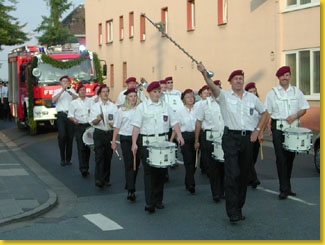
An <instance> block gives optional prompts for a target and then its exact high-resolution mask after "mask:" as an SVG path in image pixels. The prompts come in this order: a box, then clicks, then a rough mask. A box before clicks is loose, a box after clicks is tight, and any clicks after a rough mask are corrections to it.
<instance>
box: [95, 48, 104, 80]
mask: <svg viewBox="0 0 325 245" xmlns="http://www.w3.org/2000/svg"><path fill="white" fill-rule="evenodd" d="M93 61H94V66H95V71H96V75H97V81H98V83H99V84H102V83H103V80H104V79H103V71H102V66H101V65H100V60H99V58H98V55H97V54H96V53H93Z"/></svg>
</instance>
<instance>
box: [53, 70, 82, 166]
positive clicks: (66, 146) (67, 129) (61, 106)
mask: <svg viewBox="0 0 325 245" xmlns="http://www.w3.org/2000/svg"><path fill="white" fill-rule="evenodd" d="M60 84H61V88H59V89H56V90H55V91H54V93H53V95H52V103H55V104H56V111H57V125H58V143H59V149H60V157H61V162H60V164H61V166H62V167H64V166H66V165H71V164H72V163H71V156H72V144H73V137H74V124H73V123H72V121H70V120H69V119H68V110H69V105H70V103H71V101H72V100H73V99H76V98H77V97H78V95H77V94H76V92H75V91H74V89H72V88H68V86H69V85H70V79H69V76H67V75H66V76H62V77H61V78H60Z"/></svg>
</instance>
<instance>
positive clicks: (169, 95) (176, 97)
mask: <svg viewBox="0 0 325 245" xmlns="http://www.w3.org/2000/svg"><path fill="white" fill-rule="evenodd" d="M165 82H166V83H167V89H166V91H165V92H164V100H165V102H166V103H167V104H169V105H170V106H171V107H172V109H173V111H174V112H175V111H176V110H177V109H178V108H181V107H183V102H182V100H181V95H182V93H181V92H180V91H179V90H177V89H174V85H173V84H174V82H173V77H166V78H165Z"/></svg>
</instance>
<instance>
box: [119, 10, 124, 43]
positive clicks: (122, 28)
mask: <svg viewBox="0 0 325 245" xmlns="http://www.w3.org/2000/svg"><path fill="white" fill-rule="evenodd" d="M119 38H120V40H123V39H124V20H123V15H121V16H120V25H119Z"/></svg>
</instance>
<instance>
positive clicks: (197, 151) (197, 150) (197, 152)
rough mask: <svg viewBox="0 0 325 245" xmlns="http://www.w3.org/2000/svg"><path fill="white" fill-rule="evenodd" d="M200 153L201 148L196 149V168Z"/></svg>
mask: <svg viewBox="0 0 325 245" xmlns="http://www.w3.org/2000/svg"><path fill="white" fill-rule="evenodd" d="M198 154H199V149H196V151H195V168H197V162H198Z"/></svg>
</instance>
